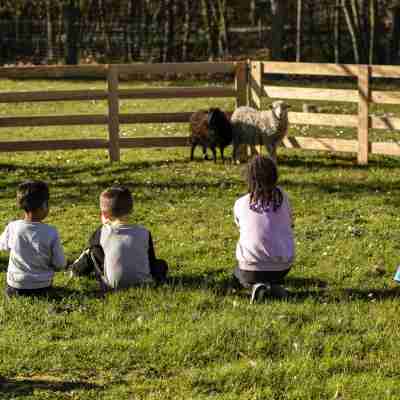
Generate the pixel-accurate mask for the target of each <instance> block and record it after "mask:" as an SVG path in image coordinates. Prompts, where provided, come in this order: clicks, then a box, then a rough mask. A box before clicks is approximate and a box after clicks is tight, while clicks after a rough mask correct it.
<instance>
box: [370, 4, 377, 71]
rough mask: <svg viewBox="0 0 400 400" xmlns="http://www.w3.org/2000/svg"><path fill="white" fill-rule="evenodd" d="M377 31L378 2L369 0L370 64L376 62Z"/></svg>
mask: <svg viewBox="0 0 400 400" xmlns="http://www.w3.org/2000/svg"><path fill="white" fill-rule="evenodd" d="M375 31H376V4H375V0H369V60H368V62H369V64H370V65H372V64H373V63H374V59H375V57H374V55H375Z"/></svg>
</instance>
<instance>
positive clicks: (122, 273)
mask: <svg viewBox="0 0 400 400" xmlns="http://www.w3.org/2000/svg"><path fill="white" fill-rule="evenodd" d="M100 210H101V220H102V223H103V225H102V226H101V227H100V228H98V229H97V230H96V231H95V232H94V233H93V235H92V236H91V238H90V240H89V249H87V250H85V251H84V252H83V253H82V255H81V256H80V257H79V258H78V260H76V262H75V263H74V264H73V265H72V267H71V268H72V271H73V273H74V274H76V275H84V274H89V273H90V272H92V271H93V270H94V272H95V274H96V277H97V279H98V280H99V281H100V284H101V286H102V289H103V290H108V289H123V288H128V287H130V286H136V285H138V284H141V283H146V282H151V281H153V280H155V281H157V282H163V281H165V279H166V274H167V270H168V264H167V263H166V262H165V261H164V260H159V259H157V258H156V256H155V252H154V247H153V240H152V237H151V234H150V232H149V231H148V230H147V229H146V228H144V227H143V226H141V225H132V224H130V223H129V219H130V214H131V212H132V210H133V198H132V194H131V192H130V191H129V189H128V188H125V187H121V186H113V187H111V188H110V189H108V190H105V191H104V192H102V193H101V195H100Z"/></svg>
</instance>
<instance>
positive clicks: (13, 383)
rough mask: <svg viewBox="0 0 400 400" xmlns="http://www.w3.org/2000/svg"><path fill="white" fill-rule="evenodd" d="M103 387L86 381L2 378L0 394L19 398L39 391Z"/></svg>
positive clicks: (67, 390) (97, 388)
mask: <svg viewBox="0 0 400 400" xmlns="http://www.w3.org/2000/svg"><path fill="white" fill-rule="evenodd" d="M102 388H103V386H100V385H97V384H94V383H89V382H86V381H58V380H49V379H41V378H38V379H35V378H23V379H8V378H2V377H0V393H1V392H3V393H6V394H7V396H8V398H14V397H15V398H16V397H17V396H18V397H20V396H32V395H34V394H35V392H37V391H47V392H49V393H52V394H53V393H54V392H70V391H72V390H78V391H80V390H84V391H88V390H101V389H102Z"/></svg>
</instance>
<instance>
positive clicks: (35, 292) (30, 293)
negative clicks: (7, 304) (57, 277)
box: [5, 285, 51, 297]
mask: <svg viewBox="0 0 400 400" xmlns="http://www.w3.org/2000/svg"><path fill="white" fill-rule="evenodd" d="M50 290H51V287H45V288H40V289H17V288H13V287H11V286H8V285H6V290H5V292H6V296H7V297H18V296H25V297H40V296H46V295H48V294H49V292H50Z"/></svg>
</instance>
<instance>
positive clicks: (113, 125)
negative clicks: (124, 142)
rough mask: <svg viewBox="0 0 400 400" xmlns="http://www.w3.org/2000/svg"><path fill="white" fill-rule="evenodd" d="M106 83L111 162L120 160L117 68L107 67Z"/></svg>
mask: <svg viewBox="0 0 400 400" xmlns="http://www.w3.org/2000/svg"><path fill="white" fill-rule="evenodd" d="M107 82H108V136H109V139H108V140H109V142H108V152H109V154H110V160H111V161H119V160H120V148H119V98H118V67H116V66H113V65H109V67H108V73H107Z"/></svg>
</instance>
